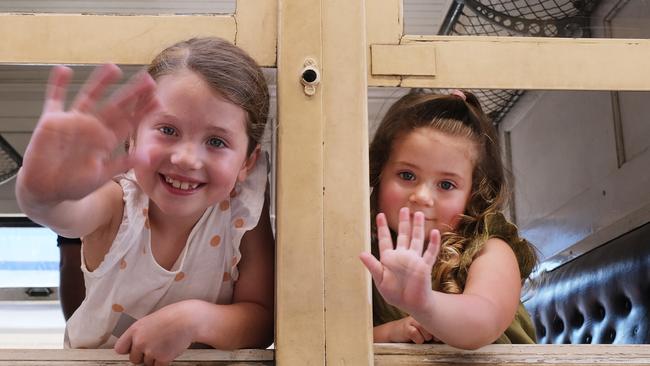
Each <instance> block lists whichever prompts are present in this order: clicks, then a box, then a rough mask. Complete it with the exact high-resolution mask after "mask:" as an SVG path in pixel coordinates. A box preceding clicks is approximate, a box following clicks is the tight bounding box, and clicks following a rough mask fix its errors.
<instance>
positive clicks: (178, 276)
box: [174, 272, 185, 282]
mask: <svg viewBox="0 0 650 366" xmlns="http://www.w3.org/2000/svg"><path fill="white" fill-rule="evenodd" d="M183 278H185V272H178V274H176V277H174V281H176V282H178V281H182V280H183Z"/></svg>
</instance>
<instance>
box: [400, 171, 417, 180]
mask: <svg viewBox="0 0 650 366" xmlns="http://www.w3.org/2000/svg"><path fill="white" fill-rule="evenodd" d="M398 175H399V177H400V178H402V179H404V180H415V174H413V173H411V172H399V173H398Z"/></svg>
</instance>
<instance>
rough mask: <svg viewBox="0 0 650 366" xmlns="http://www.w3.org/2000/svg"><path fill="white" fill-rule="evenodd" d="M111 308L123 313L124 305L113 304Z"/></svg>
mask: <svg viewBox="0 0 650 366" xmlns="http://www.w3.org/2000/svg"><path fill="white" fill-rule="evenodd" d="M111 308H112V309H113V311H114V312H116V313H121V312H123V311H124V306H122V305H120V304H113V306H112V307H111Z"/></svg>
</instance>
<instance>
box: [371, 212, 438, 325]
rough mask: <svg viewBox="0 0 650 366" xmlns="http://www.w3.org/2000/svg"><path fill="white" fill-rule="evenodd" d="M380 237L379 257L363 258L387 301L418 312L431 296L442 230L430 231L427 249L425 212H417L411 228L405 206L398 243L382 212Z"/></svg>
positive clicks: (400, 222) (408, 311) (378, 226)
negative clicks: (392, 236)
mask: <svg viewBox="0 0 650 366" xmlns="http://www.w3.org/2000/svg"><path fill="white" fill-rule="evenodd" d="M377 238H378V244H379V260H377V259H376V258H375V257H374V256H372V255H371V254H370V253H362V254H361V256H360V258H361V261H362V262H363V264H364V265H365V266H366V268H368V270H369V271H370V274H371V275H372V278H373V280H374V281H375V286H376V287H377V290H378V291H379V293H380V294H381V295H382V296H383V297H384V299H385V300H386V301H387V302H388V303H390V304H392V305H394V306H396V307H398V308H400V309H402V310H403V311H406V312H407V313H409V314H413V313H414V312H417V311H418V310H419V309H421V308H422V306H423V305H425V304H426V303H427V301H428V300H429V297H430V296H431V292H432V289H431V270H432V269H433V265H434V264H435V263H436V258H437V257H438V251H439V249H440V232H439V231H438V230H436V229H433V230H431V232H430V233H429V243H428V245H427V247H426V249H425V248H424V247H425V241H424V214H423V213H422V212H419V211H418V212H415V214H414V215H413V225H412V229H411V222H410V211H409V209H408V208H406V207H404V208H402V209H401V210H400V212H399V224H398V231H397V243H396V245H395V246H393V240H392V238H391V235H390V230H389V228H388V224H387V221H386V216H385V215H384V214H383V213H380V214H378V215H377Z"/></svg>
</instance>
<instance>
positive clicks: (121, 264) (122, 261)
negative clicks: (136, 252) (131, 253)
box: [120, 258, 126, 269]
mask: <svg viewBox="0 0 650 366" xmlns="http://www.w3.org/2000/svg"><path fill="white" fill-rule="evenodd" d="M124 268H126V261H125V260H124V258H122V259H121V260H120V269H124Z"/></svg>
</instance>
